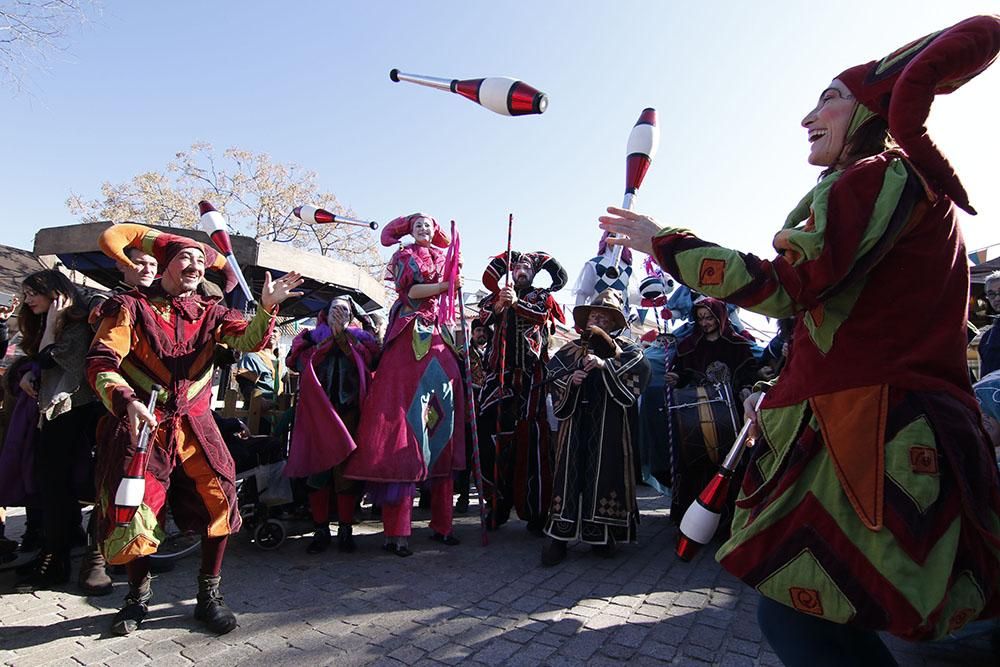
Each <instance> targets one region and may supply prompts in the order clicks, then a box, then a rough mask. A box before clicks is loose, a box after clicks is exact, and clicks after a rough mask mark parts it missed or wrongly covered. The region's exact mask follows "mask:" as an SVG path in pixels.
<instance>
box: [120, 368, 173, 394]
mask: <svg viewBox="0 0 1000 667" xmlns="http://www.w3.org/2000/svg"><path fill="white" fill-rule="evenodd" d="M121 370H122V372H123V373H125V374H126V375H127V376H128V382H127V384H128V385H129V386H130V387H133V388H135V387H138V388H140V389H142V390H143V391H144V392H146V393H147V394H152V393H153V380H152V378H150V377H149V376H148V375H146V374H145V373H143V372H142V371H140V370H139V369H138V368H136V366H135V364H133V363H132V362H131V361H129V360H128V357H126V358H125V359H124V360H122V363H121ZM123 384H126V383H123ZM169 397H170V392H168V391H167V390H166V389H163V388H161V389H160V391H159V393H158V394H157V396H156V402H157V403H166V401H167V399H168V398H169Z"/></svg>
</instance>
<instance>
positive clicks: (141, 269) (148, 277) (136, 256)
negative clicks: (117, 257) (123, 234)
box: [118, 248, 157, 287]
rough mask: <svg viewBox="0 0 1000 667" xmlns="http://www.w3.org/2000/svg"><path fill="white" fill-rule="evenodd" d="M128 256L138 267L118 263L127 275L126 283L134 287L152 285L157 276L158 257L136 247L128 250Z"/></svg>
mask: <svg viewBox="0 0 1000 667" xmlns="http://www.w3.org/2000/svg"><path fill="white" fill-rule="evenodd" d="M128 258H129V259H131V260H132V263H133V264H135V265H136V267H137V268H134V269H133V268H132V267H130V266H127V265H125V264H119V265H118V268H119V269H121V272H122V273H123V274H124V276H125V284H126V285H131V286H132V287H149V286H150V285H152V284H153V279H154V278H156V269H157V264H156V258H155V257H153V256H152V255H147V254H146V253H144V252H143V251H141V250H138V249H136V248H130V249H129V250H128Z"/></svg>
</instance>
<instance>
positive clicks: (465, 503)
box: [455, 493, 469, 514]
mask: <svg viewBox="0 0 1000 667" xmlns="http://www.w3.org/2000/svg"><path fill="white" fill-rule="evenodd" d="M468 511H469V494H468V493H460V494H458V500H456V501H455V512H456V513H457V514H465V513H466V512H468Z"/></svg>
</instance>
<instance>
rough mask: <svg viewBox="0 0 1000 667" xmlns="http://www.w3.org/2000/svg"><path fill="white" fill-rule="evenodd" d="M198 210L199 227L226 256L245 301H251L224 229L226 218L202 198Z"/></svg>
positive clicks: (250, 294)
mask: <svg viewBox="0 0 1000 667" xmlns="http://www.w3.org/2000/svg"><path fill="white" fill-rule="evenodd" d="M198 211H199V212H200V213H201V219H200V220H199V223H200V224H201V229H202V231H204V232H205V233H206V234H208V235H209V237H210V238H211V239H212V243H214V244H215V247H216V248H218V249H219V252H221V253H222V254H223V255H225V256H226V261H227V262H229V266H230V267H231V268H232V269H233V273H235V274H236V280H237V281H239V283H240V289H242V290H243V295H244V296H245V297H246V298H247V303H253V294H252V293H251V292H250V285H248V284H247V279H246V278H244V277H243V271H242V270H241V269H240V265H239V264H238V263H237V262H236V255H234V254H233V244H232V243H231V242H230V241H229V231H228V230H227V229H226V219H225V218H223V217H222V214H221V213H219V212H218V211H216V210H215V207H214V206H212V205H211V204H209V203H208V202H207V201H205V200H204V199H203V200H201V201H200V202H198Z"/></svg>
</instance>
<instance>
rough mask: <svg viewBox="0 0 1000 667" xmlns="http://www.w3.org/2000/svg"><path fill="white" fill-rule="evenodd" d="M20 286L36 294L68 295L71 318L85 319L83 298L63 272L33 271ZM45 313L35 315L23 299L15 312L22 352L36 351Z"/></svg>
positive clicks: (68, 311)
mask: <svg viewBox="0 0 1000 667" xmlns="http://www.w3.org/2000/svg"><path fill="white" fill-rule="evenodd" d="M21 286H22V287H25V288H27V289H30V290H32V291H34V292H37V293H39V294H44V295H45V296H47V297H49V298H50V299H53V298H55V297H56V296H58V295H62V296H66V297H69V300H70V307H69V309H68V310H67V312H66V314H67V317H68V318H69V319H70V320H75V321H80V320H86V319H87V308H86V305H85V302H84V300H83V298H82V297H81V296H80V293H79V292H78V291H77V289H76V286H75V285H73V283H71V282H70V280H69V278H67V277H66V276H65V275H64V274H62V273H60V272H59V271H55V270H52V269H49V270H46V271H38V272H36V273H32V274H31V275H29V276H28V277H27V278H25V279H24V280H23V281H22V282H21ZM47 317H48V314H47V313H42V314H41V315H35V314H34V313H33V312H31V308H29V307H28V303H27V300H25V301H24V302H23V303H22V304H21V307H20V309H18V311H17V327H18V329H19V330H20V331H21V349H22V350H24V353H25V354H28V355H34V354H37V353H38V343H39V342H40V341H41V340H42V333H43V332H44V331H45V321H46V318H47Z"/></svg>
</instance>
